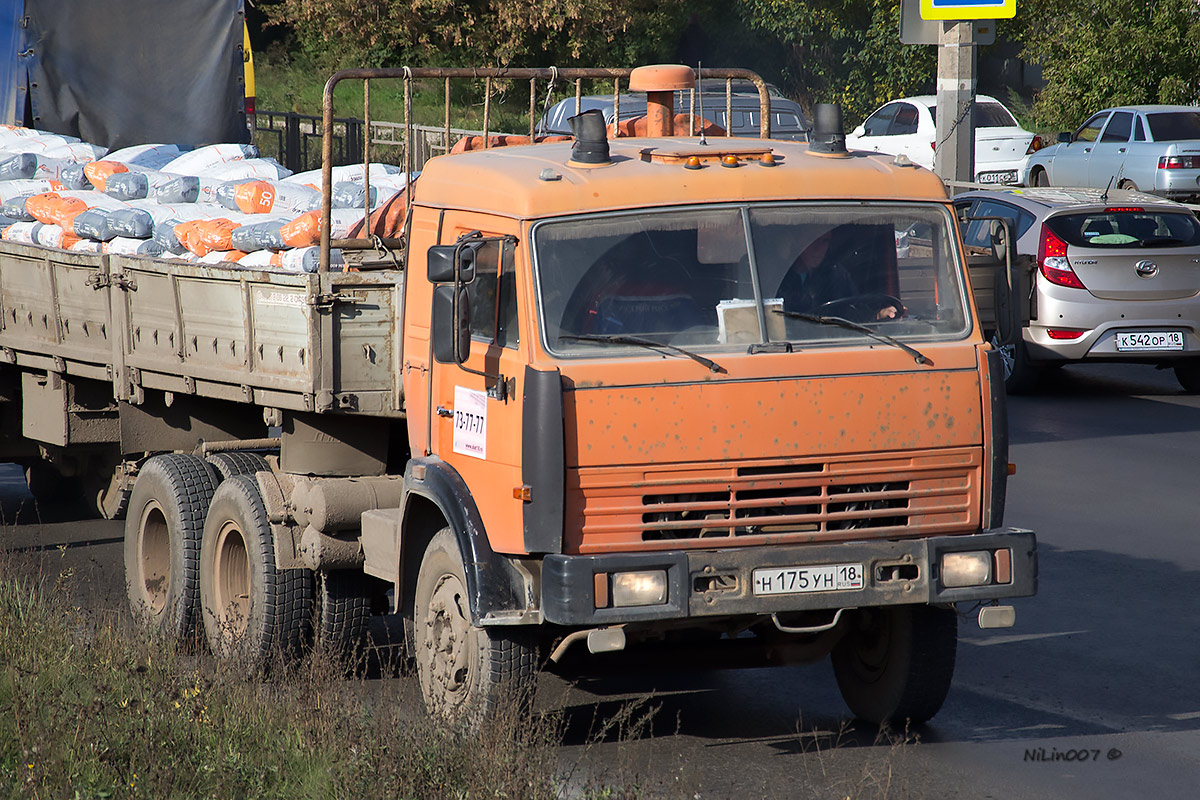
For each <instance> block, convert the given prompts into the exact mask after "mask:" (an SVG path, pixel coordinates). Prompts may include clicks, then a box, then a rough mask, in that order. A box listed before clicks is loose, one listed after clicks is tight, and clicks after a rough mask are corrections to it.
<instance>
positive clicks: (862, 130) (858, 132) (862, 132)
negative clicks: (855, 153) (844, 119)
mask: <svg viewBox="0 0 1200 800" xmlns="http://www.w3.org/2000/svg"><path fill="white" fill-rule="evenodd" d="M850 135H851V136H866V135H867V129H866V126H863V125H859V126H858V127H857V128H855V129H854V130H853V131H851V132H850Z"/></svg>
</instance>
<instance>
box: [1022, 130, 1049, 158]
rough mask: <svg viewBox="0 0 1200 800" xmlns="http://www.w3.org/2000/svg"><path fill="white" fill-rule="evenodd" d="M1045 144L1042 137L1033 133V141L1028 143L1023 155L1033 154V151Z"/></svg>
mask: <svg viewBox="0 0 1200 800" xmlns="http://www.w3.org/2000/svg"><path fill="white" fill-rule="evenodd" d="M1045 146H1046V143H1045V142H1043V141H1042V137H1041V136H1038V135H1036V134H1035V135H1034V137H1033V141H1031V142H1030V143H1029V147H1028V149H1026V150H1025V155H1027V156H1029V155H1033V154H1034V153H1036V152H1037V151H1038V150H1041V149H1042V148H1043V147H1045Z"/></svg>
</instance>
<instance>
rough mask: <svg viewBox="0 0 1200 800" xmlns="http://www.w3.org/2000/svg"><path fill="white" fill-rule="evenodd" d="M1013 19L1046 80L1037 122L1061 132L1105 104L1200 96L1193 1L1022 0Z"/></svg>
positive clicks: (1199, 45)
mask: <svg viewBox="0 0 1200 800" xmlns="http://www.w3.org/2000/svg"><path fill="white" fill-rule="evenodd" d="M1014 22H1015V25H1014V28H1015V30H1014V35H1015V36H1016V37H1017V38H1018V39H1019V40H1020V41H1021V42H1022V44H1023V45H1024V47H1025V51H1024V53H1023V54H1022V55H1023V57H1024V58H1025V59H1027V60H1028V61H1029V62H1030V63H1034V64H1037V65H1039V66H1041V68H1042V77H1043V78H1044V79H1045V81H1046V86H1045V88H1044V89H1042V90H1041V92H1040V93H1039V94H1038V96H1037V100H1036V102H1035V104H1034V109H1033V110H1034V116H1035V118H1036V121H1037V123H1038V124H1039V125H1044V126H1047V127H1054V128H1060V129H1063V130H1066V129H1069V128H1074V127H1075V126H1077V125H1079V124H1080V123H1082V122H1083V121H1084V119H1086V118H1087V116H1088V115H1089V114H1091V113H1093V112H1095V111H1098V110H1100V109H1102V108H1106V107H1108V106H1113V105H1126V104H1137V103H1184V104H1194V103H1196V102H1198V101H1200V85H1198V84H1197V81H1196V76H1197V75H1198V74H1200V4H1198V3H1197V2H1196V0H1075V2H1071V3H1064V2H1061V0H1021V2H1020V4H1019V5H1018V7H1017V20H1015V21H1014Z"/></svg>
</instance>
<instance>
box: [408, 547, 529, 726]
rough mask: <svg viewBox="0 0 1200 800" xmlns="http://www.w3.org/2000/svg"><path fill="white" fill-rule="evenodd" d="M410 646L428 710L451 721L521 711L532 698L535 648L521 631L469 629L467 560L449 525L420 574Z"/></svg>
mask: <svg viewBox="0 0 1200 800" xmlns="http://www.w3.org/2000/svg"><path fill="white" fill-rule="evenodd" d="M413 646H414V648H415V657H416V663H417V677H418V679H419V681H420V684H421V695H422V697H423V698H424V700H425V707H426V709H427V710H428V711H429V713H430V715H431V716H433V717H438V718H441V719H443V720H445V721H447V722H449V723H452V724H465V725H468V726H474V725H478V724H480V723H484V722H486V721H488V720H491V719H494V718H495V717H496V716H498V715H500V714H501V713H506V712H507V711H513V712H515V713H520V712H521V711H522V710H524V709H525V708H527V706H528V703H529V701H530V700H531V698H532V694H533V689H534V686H535V684H536V677H537V643H536V639H535V638H534V636H533V635H532V633H531V632H530V631H528V630H524V629H522V628H513V627H507V626H505V627H479V626H475V625H472V624H471V617H470V609H469V606H468V600H467V582H466V578H465V576H464V572H463V560H462V555H461V553H460V552H459V549H458V543H457V541H456V540H455V538H454V534H453V533H452V532H451V531H450V529H449V528H443V529H442V530H441V531H439V532H438V533H437V534H436V535H435V536H434V537H433V539H432V540H431V541H430V542H429V546H428V547H427V548H426V549H425V556H424V558H423V559H422V560H421V571H420V574H419V575H418V576H417V586H416V597H415V602H414V608H413Z"/></svg>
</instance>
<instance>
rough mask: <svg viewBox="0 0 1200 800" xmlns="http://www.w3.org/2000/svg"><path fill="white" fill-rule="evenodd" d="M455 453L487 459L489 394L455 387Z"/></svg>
mask: <svg viewBox="0 0 1200 800" xmlns="http://www.w3.org/2000/svg"><path fill="white" fill-rule="evenodd" d="M454 452H456V453H462V454H463V455H464V456H474V457H475V458H487V392H480V391H477V390H475V389H467V388H464V387H462V386H455V387H454Z"/></svg>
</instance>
